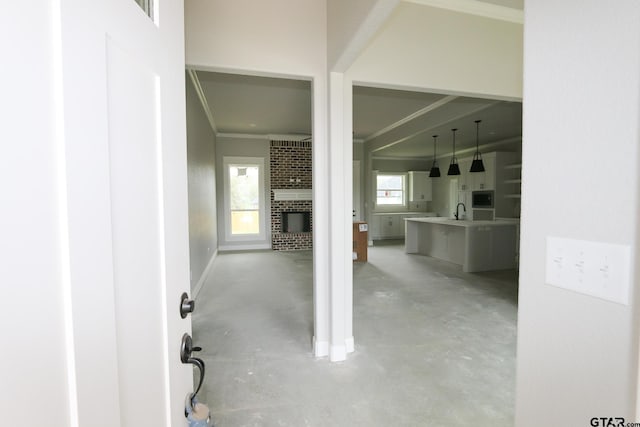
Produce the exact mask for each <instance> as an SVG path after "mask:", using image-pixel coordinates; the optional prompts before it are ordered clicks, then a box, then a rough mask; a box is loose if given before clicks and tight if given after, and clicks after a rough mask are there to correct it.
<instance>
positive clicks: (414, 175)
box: [409, 171, 432, 202]
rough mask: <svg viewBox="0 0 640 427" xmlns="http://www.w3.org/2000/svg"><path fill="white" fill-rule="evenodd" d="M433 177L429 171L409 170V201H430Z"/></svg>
mask: <svg viewBox="0 0 640 427" xmlns="http://www.w3.org/2000/svg"><path fill="white" fill-rule="evenodd" d="M431 187H432V186H431V178H429V172H422V171H410V172H409V201H410V202H429V201H431V198H432V188H431Z"/></svg>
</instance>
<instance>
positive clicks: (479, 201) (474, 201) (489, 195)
mask: <svg viewBox="0 0 640 427" xmlns="http://www.w3.org/2000/svg"><path fill="white" fill-rule="evenodd" d="M493 199H494V192H493V190H487V191H472V192H471V206H472V207H473V208H485V209H491V208H493Z"/></svg>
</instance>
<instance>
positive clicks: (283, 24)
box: [185, 0, 326, 77]
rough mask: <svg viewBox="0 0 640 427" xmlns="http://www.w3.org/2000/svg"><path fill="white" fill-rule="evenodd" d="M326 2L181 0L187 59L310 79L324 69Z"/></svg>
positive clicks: (193, 63) (201, 64)
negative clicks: (182, 3) (183, 3)
mask: <svg viewBox="0 0 640 427" xmlns="http://www.w3.org/2000/svg"><path fill="white" fill-rule="evenodd" d="M325 17H326V5H325V2H324V1H315V0H270V1H268V2H266V1H258V2H257V1H254V0H234V1H228V0H185V38H186V63H187V65H191V66H194V67H196V68H197V67H202V68H214V69H224V70H236V71H246V72H249V73H261V74H265V73H271V74H274V75H286V76H300V77H310V76H315V75H320V74H324V72H325V70H326V18H325Z"/></svg>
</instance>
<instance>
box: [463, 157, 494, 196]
mask: <svg viewBox="0 0 640 427" xmlns="http://www.w3.org/2000/svg"><path fill="white" fill-rule="evenodd" d="M492 154H493V155H486V156H483V158H482V164H483V165H484V172H469V181H470V187H471V190H472V191H477V190H495V188H496V158H495V154H494V153H492Z"/></svg>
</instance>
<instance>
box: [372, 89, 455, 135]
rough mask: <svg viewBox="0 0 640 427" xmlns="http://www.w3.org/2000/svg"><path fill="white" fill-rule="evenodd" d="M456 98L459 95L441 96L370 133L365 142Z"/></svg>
mask: <svg viewBox="0 0 640 427" xmlns="http://www.w3.org/2000/svg"><path fill="white" fill-rule="evenodd" d="M456 99H458V97H457V96H453V95H449V96H445V97H444V98H440V99H438V100H437V101H436V102H434V103H432V104H429V105H427V106H426V107H424V108H421V109H419V110H418V111H416V112H415V113H411V114H409V115H408V116H407V117H404V118H402V119H400V120H398V121H397V122H395V123H392V124H390V125H389V126H387V127H385V128H382V129H380V130H379V131H377V132H375V133H373V134H371V135H369V136H368V137H367V138H365V142H367V141H371V140H372V139H375V138H377V137H379V136H380V135H383V134H385V133H387V132H390V131H392V130H393V129H396V128H398V127H400V126H402V125H404V124H405V123H409V122H410V121H411V120H414V119H417V118H418V117H420V116H424V115H425V114H427V113H430V112H431V111H433V110H436V109H438V108H440V107H442V106H443V105H447V104H448V103H450V102H452V101H455V100H456Z"/></svg>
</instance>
